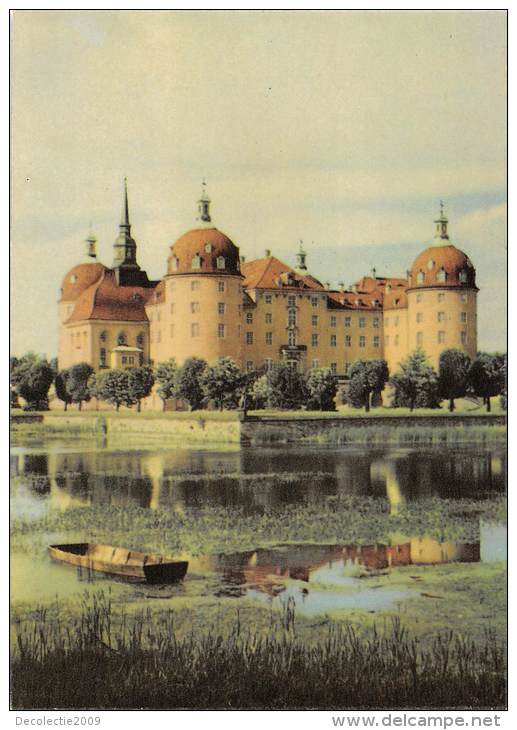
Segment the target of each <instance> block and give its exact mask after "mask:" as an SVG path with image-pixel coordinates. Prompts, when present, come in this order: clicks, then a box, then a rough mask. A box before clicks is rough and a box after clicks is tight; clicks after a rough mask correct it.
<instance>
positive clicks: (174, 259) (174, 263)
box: [171, 256, 178, 271]
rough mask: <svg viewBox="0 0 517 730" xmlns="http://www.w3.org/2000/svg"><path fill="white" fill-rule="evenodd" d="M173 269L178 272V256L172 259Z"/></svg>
mask: <svg viewBox="0 0 517 730" xmlns="http://www.w3.org/2000/svg"><path fill="white" fill-rule="evenodd" d="M171 268H172V270H173V271H177V270H178V259H177V258H176V256H173V257H172V259H171Z"/></svg>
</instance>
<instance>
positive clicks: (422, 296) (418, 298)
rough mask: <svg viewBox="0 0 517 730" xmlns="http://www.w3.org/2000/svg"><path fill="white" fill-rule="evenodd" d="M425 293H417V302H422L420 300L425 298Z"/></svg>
mask: <svg viewBox="0 0 517 730" xmlns="http://www.w3.org/2000/svg"><path fill="white" fill-rule="evenodd" d="M423 298H424V295H423V294H417V295H416V303H417V304H420V302H421V301H422V300H423Z"/></svg>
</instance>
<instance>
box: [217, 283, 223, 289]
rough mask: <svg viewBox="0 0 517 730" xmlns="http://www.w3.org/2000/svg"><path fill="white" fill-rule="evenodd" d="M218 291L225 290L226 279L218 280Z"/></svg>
mask: <svg viewBox="0 0 517 730" xmlns="http://www.w3.org/2000/svg"><path fill="white" fill-rule="evenodd" d="M217 291H224V281H218V282H217Z"/></svg>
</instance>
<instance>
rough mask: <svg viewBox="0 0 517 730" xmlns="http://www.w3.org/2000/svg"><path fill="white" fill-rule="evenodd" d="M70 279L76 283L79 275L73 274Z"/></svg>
mask: <svg viewBox="0 0 517 730" xmlns="http://www.w3.org/2000/svg"><path fill="white" fill-rule="evenodd" d="M70 281H71V283H72V284H75V283H76V281H77V276H76V275H75V274H72V276H71V277H70Z"/></svg>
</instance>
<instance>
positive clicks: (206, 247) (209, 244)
mask: <svg viewBox="0 0 517 730" xmlns="http://www.w3.org/2000/svg"><path fill="white" fill-rule="evenodd" d="M205 251H206V252H207V253H211V252H212V244H211V243H205Z"/></svg>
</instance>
